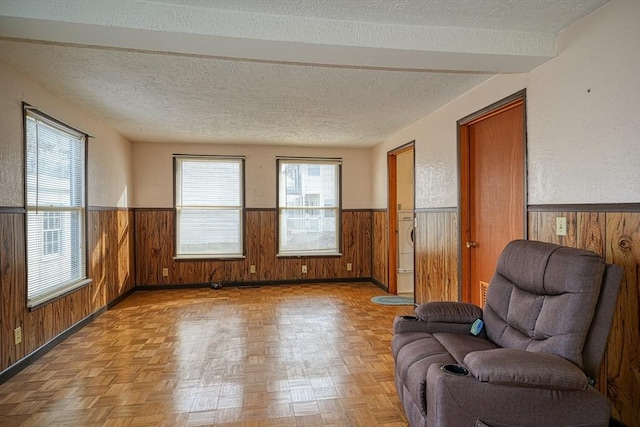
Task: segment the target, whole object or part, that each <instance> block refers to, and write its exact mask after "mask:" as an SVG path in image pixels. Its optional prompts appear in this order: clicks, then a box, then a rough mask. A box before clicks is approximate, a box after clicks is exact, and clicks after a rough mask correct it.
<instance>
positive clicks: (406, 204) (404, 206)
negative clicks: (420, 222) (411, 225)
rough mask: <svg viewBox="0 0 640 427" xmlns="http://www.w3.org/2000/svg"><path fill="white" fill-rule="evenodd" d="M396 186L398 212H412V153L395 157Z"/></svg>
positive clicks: (407, 152) (406, 152)
mask: <svg viewBox="0 0 640 427" xmlns="http://www.w3.org/2000/svg"><path fill="white" fill-rule="evenodd" d="M396 169H397V173H396V179H397V180H396V184H397V188H396V189H397V197H398V205H399V206H400V208H399V210H403V211H410V210H413V151H405V152H404V153H400V154H398V155H397V156H396Z"/></svg>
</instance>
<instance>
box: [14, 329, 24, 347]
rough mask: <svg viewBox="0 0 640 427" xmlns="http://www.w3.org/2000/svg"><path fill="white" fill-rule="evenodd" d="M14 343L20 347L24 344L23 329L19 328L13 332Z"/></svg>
mask: <svg viewBox="0 0 640 427" xmlns="http://www.w3.org/2000/svg"><path fill="white" fill-rule="evenodd" d="M13 342H14V344H15V345H18V344H20V343H21V342H22V327H21V326H18V327H17V328H15V329H14V330H13Z"/></svg>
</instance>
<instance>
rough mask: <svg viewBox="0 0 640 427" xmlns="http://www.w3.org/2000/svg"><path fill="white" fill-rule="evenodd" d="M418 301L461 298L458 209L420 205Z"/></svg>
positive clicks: (416, 255)
mask: <svg viewBox="0 0 640 427" xmlns="http://www.w3.org/2000/svg"><path fill="white" fill-rule="evenodd" d="M415 215H416V218H417V227H416V230H415V238H414V252H415V255H414V256H415V264H414V265H415V267H414V274H415V289H416V303H418V304H421V303H423V302H429V301H458V298H459V297H458V295H459V284H458V210H457V208H438V209H416V213H415Z"/></svg>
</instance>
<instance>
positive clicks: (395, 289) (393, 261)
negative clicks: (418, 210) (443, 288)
mask: <svg viewBox="0 0 640 427" xmlns="http://www.w3.org/2000/svg"><path fill="white" fill-rule="evenodd" d="M414 144H415V141H412V142H410V143H408V144H405V145H403V146H401V147H398V148H396V149H394V150H391V151H389V152H388V153H387V164H388V178H389V182H388V188H389V200H388V206H389V227H388V230H389V280H388V285H389V293H390V294H394V295H395V294H409V295H414V294H415V286H414V282H415V277H414V269H413V266H414V259H415V254H414V249H413V248H414V211H415V209H414V208H415V206H414V200H415V199H414V197H415V184H414V179H415V167H414V161H415V155H414Z"/></svg>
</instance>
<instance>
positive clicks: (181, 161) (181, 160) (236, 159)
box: [173, 155, 245, 260]
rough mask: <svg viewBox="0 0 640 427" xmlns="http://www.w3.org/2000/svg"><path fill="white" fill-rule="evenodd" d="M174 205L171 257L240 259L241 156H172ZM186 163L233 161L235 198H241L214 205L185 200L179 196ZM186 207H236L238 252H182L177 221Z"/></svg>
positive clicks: (242, 205) (242, 166)
mask: <svg viewBox="0 0 640 427" xmlns="http://www.w3.org/2000/svg"><path fill="white" fill-rule="evenodd" d="M173 157H174V175H175V180H174V184H175V185H174V208H175V213H176V221H175V222H176V226H175V255H174V259H177V260H179V259H187V260H188V259H228V258H231V259H239V258H244V257H245V253H244V247H245V245H244V209H245V206H244V205H245V201H244V193H245V189H244V157H242V156H205V155H200V156H195V155H174V156H173ZM189 162H212V163H215V162H218V163H234V164H238V165H239V177H238V182H239V184H238V192H239V194H238V200H239V201H240V204H239V205H233V206H229V205H213V204H206V203H205V204H187V203H185V202H184V200H183V197H182V192H183V185H184V183H183V180H182V169H183V166H184V165H185V164H188V163H189ZM189 210H207V211H216V210H218V211H219V210H237V214H238V221H239V227H238V236H237V237H238V247H239V250H238V251H218V252H208V253H202V252H197V251H194V252H189V251H181V250H180V248H181V241H182V240H181V239H182V238H183V236H182V235H181V233H180V229H181V227H180V221H181V215H182V212H186V211H189Z"/></svg>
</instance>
